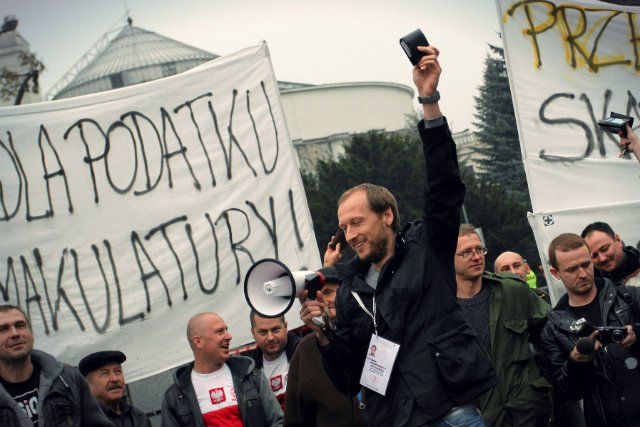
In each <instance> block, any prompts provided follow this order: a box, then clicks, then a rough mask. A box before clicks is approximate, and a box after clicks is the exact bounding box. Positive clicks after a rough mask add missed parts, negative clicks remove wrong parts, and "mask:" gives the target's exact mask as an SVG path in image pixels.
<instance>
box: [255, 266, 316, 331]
mask: <svg viewBox="0 0 640 427" xmlns="http://www.w3.org/2000/svg"><path fill="white" fill-rule="evenodd" d="M324 280H325V277H324V276H323V275H322V273H319V272H316V271H306V270H303V271H291V270H289V269H288V268H287V266H286V265H284V264H283V263H282V262H280V261H278V260H276V259H270V258H265V259H261V260H260V261H257V262H256V263H255V264H253V265H252V266H251V268H250V269H249V271H247V275H246V276H245V278H244V296H245V299H246V300H247V303H248V304H249V306H250V307H251V309H252V310H253V311H255V312H256V313H258V314H259V315H260V316H262V317H269V318H273V317H280V316H282V315H283V314H285V313H286V312H287V311H289V309H290V308H291V306H292V305H293V302H294V301H295V299H296V298H297V297H299V296H300V295H301V294H302V293H303V292H304V291H305V290H308V291H309V293H308V295H309V296H308V298H310V299H315V297H316V292H318V291H319V290H320V289H322V286H324ZM314 321H315V319H314ZM316 323H318V322H316Z"/></svg>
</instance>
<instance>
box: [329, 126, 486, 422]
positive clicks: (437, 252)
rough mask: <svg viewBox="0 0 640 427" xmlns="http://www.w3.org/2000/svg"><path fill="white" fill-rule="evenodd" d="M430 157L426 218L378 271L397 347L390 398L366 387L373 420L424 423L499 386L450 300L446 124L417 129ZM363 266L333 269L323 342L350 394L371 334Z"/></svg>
mask: <svg viewBox="0 0 640 427" xmlns="http://www.w3.org/2000/svg"><path fill="white" fill-rule="evenodd" d="M418 129H419V131H420V137H421V139H422V141H423V150H424V156H425V162H426V182H425V190H424V217H423V219H422V220H418V221H415V222H412V223H410V224H408V225H407V226H406V227H405V228H404V229H403V230H402V231H401V232H399V233H398V235H397V237H396V247H395V252H394V255H393V256H392V257H391V259H390V260H389V261H388V262H387V263H386V264H385V265H384V266H383V268H382V270H381V271H380V276H379V280H378V285H377V289H376V291H375V299H376V305H377V317H376V321H377V323H378V332H379V334H380V335H381V336H382V337H384V338H386V339H388V340H391V341H393V342H395V343H398V344H400V349H399V352H398V356H397V359H396V362H395V365H394V368H393V371H392V373H391V378H390V381H389V386H388V388H387V392H386V396H382V395H380V394H377V393H375V392H373V391H370V390H366V392H365V398H366V409H365V417H366V418H367V425H372V426H412V425H423V424H425V423H427V422H429V421H431V420H434V419H437V418H439V417H441V416H442V415H444V414H446V413H447V412H448V411H449V410H450V409H451V408H452V407H453V406H456V405H459V404H461V403H465V402H468V401H470V400H472V399H474V398H475V397H477V396H478V395H479V394H481V393H482V392H483V391H485V390H487V389H488V388H490V387H492V386H494V385H495V384H496V382H497V379H496V377H495V373H494V370H493V367H492V366H491V363H490V361H489V359H488V357H487V356H486V355H485V354H484V353H483V352H482V350H481V349H480V346H479V344H478V342H477V340H476V338H475V336H474V335H473V332H472V330H471V328H470V327H469V325H468V324H467V323H466V321H465V319H464V317H463V315H462V312H461V311H460V309H459V307H458V305H457V302H456V282H455V273H454V267H453V261H454V259H453V258H454V253H455V248H456V244H457V240H458V227H459V224H460V208H461V205H462V201H463V199H464V194H465V187H464V184H463V183H462V182H461V180H460V174H459V170H458V162H457V157H456V148H455V144H454V143H453V139H452V138H451V133H450V131H449V128H448V126H447V124H446V121H445V123H444V125H442V126H438V127H435V128H429V129H427V128H425V127H424V122H421V123H420V124H419V126H418ZM369 266H370V264H369V263H363V262H361V261H360V260H359V259H357V258H355V259H353V260H352V261H351V262H349V263H348V264H339V265H337V266H336V268H337V269H338V272H339V274H340V276H341V278H342V279H343V284H342V286H341V287H340V288H339V290H338V295H337V302H336V307H337V310H336V311H337V321H336V326H337V329H336V330H335V332H334V334H331V333H330V334H329V339H330V341H331V343H330V344H329V345H327V346H325V347H321V352H322V354H323V358H324V361H325V365H326V368H327V371H328V372H330V375H331V377H332V380H333V381H334V383H335V384H336V387H337V388H338V389H339V390H341V391H343V392H344V393H348V394H350V395H352V396H353V395H355V394H356V393H357V392H358V390H359V388H360V386H359V381H360V375H361V373H362V368H363V365H364V360H365V357H366V354H367V347H368V344H369V341H370V339H371V335H372V333H373V330H374V329H373V321H372V319H371V317H369V315H367V314H366V313H365V312H364V311H363V310H362V308H360V306H359V305H358V303H357V302H356V300H355V298H354V297H353V296H352V294H351V291H355V292H357V293H358V294H359V295H360V297H361V298H362V300H363V302H364V304H365V305H366V307H367V308H368V310H369V311H370V312H373V310H372V301H373V296H374V290H373V289H372V288H371V287H369V286H368V285H367V284H366V283H365V280H364V276H365V274H366V272H367V270H368V268H369Z"/></svg>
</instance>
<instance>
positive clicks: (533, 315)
mask: <svg viewBox="0 0 640 427" xmlns="http://www.w3.org/2000/svg"><path fill="white" fill-rule="evenodd" d="M486 254H487V248H485V247H484V245H483V244H482V242H481V241H480V237H479V235H478V233H477V232H476V230H475V228H474V227H473V225H471V224H462V225H461V226H460V230H459V232H458V245H457V247H456V254H455V257H454V258H455V259H454V264H455V271H456V284H457V298H458V304H459V305H460V307H461V308H462V311H463V313H464V314H465V316H466V317H467V320H468V322H469V323H470V324H471V326H472V328H473V330H474V332H475V333H476V335H477V336H478V341H479V342H480V345H481V346H482V348H483V350H484V351H485V353H486V354H487V355H488V356H489V357H490V358H491V360H492V362H493V365H494V367H495V369H496V373H497V375H498V380H499V383H498V385H497V386H496V387H494V388H492V389H490V390H489V391H487V392H485V393H484V394H483V395H482V396H480V398H479V399H478V404H479V407H480V412H481V413H482V417H483V418H484V420H485V423H486V424H487V426H547V425H548V424H549V417H550V415H551V386H550V385H549V383H548V382H547V381H546V380H545V379H544V378H543V377H542V376H541V375H540V371H539V370H538V367H537V365H536V363H535V361H534V358H533V354H532V352H531V350H530V348H529V342H530V341H537V340H538V339H539V336H540V331H541V330H542V327H543V326H544V323H545V321H546V313H547V311H548V310H549V308H550V307H549V305H548V304H547V303H545V302H544V301H542V300H541V299H540V298H538V297H537V296H536V295H535V294H534V293H533V292H531V290H530V289H529V288H528V287H527V286H523V284H522V282H519V281H518V280H517V279H516V278H513V277H512V276H502V275H500V274H494V273H489V272H486V271H484V267H485V255H486Z"/></svg>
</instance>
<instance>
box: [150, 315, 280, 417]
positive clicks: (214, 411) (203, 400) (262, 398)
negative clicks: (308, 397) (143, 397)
mask: <svg viewBox="0 0 640 427" xmlns="http://www.w3.org/2000/svg"><path fill="white" fill-rule="evenodd" d="M187 339H188V340H189V345H190V346H191V350H192V351H193V356H194V361H193V362H191V363H189V364H187V365H184V366H181V367H179V368H178V369H177V370H176V371H175V372H174V383H173V384H172V385H171V386H170V387H169V388H168V389H167V391H166V392H165V395H164V400H163V402H162V418H161V422H160V425H161V426H162V427H196V426H202V425H203V422H204V425H205V426H206V427H218V426H226V427H241V426H243V427H256V426H274V427H275V426H282V410H281V408H280V405H279V404H278V401H277V399H276V397H275V395H274V394H273V393H272V391H271V388H270V385H269V382H268V381H267V379H266V378H265V376H264V375H263V374H262V373H261V372H260V371H259V370H257V369H256V368H255V363H254V362H253V360H252V359H251V358H248V357H244V356H231V355H230V353H229V348H230V343H231V334H230V333H229V330H228V328H227V325H226V324H225V322H224V320H223V319H222V317H220V316H219V315H217V314H216V313H200V314H196V315H195V316H193V317H192V318H191V319H190V320H189V324H188V325H187Z"/></svg>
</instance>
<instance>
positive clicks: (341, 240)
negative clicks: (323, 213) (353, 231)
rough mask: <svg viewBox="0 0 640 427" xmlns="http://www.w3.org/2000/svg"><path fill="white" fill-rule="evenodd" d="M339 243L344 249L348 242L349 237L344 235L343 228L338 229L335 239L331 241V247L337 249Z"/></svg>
mask: <svg viewBox="0 0 640 427" xmlns="http://www.w3.org/2000/svg"><path fill="white" fill-rule="evenodd" d="M338 243H340V245H341V246H340V249H344V246H345V245H346V244H347V238H346V237H345V236H344V231H343V230H342V228H338V231H336V234H335V235H334V236H333V241H332V242H331V243H329V247H330V248H331V249H335V248H336V245H337V244H338Z"/></svg>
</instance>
